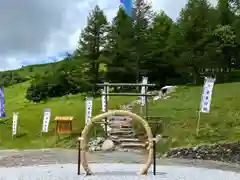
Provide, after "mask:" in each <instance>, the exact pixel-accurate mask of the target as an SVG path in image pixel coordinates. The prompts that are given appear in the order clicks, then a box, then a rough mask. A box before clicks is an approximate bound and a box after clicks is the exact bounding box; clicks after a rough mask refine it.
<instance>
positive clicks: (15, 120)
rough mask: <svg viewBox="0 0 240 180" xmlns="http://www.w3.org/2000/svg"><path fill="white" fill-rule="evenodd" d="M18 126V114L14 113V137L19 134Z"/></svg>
mask: <svg viewBox="0 0 240 180" xmlns="http://www.w3.org/2000/svg"><path fill="white" fill-rule="evenodd" d="M17 124H18V113H13V119H12V135H13V136H14V135H16V134H17Z"/></svg>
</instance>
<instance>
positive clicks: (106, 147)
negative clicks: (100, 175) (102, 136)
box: [101, 139, 115, 151]
mask: <svg viewBox="0 0 240 180" xmlns="http://www.w3.org/2000/svg"><path fill="white" fill-rule="evenodd" d="M101 149H102V150H103V151H112V150H114V149H115V144H114V142H113V141H112V140H110V139H107V140H105V141H104V142H103V144H102V148H101Z"/></svg>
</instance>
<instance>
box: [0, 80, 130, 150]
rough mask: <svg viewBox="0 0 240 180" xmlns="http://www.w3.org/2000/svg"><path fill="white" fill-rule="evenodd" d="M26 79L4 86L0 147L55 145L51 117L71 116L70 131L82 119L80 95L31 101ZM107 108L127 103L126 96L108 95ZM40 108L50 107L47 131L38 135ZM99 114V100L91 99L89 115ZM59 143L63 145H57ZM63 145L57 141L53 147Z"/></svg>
mask: <svg viewBox="0 0 240 180" xmlns="http://www.w3.org/2000/svg"><path fill="white" fill-rule="evenodd" d="M28 85H29V84H28V82H25V83H21V84H16V85H13V86H10V87H8V88H6V89H5V101H6V114H7V116H8V117H7V119H6V120H5V122H4V123H3V122H2V123H0V148H44V147H55V144H56V138H55V132H54V128H55V123H54V117H55V116H74V117H75V120H74V121H73V126H74V127H73V128H74V131H76V132H79V133H80V129H82V128H83V125H84V121H85V119H84V118H85V102H84V97H83V96H82V95H81V94H78V95H71V96H68V97H61V98H53V99H51V100H49V101H47V102H46V103H38V104H35V103H31V102H28V101H27V100H26V99H25V92H26V89H27V87H28ZM111 99H112V101H111V102H110V103H109V107H110V109H115V107H116V106H117V105H119V104H122V103H127V102H129V100H131V99H129V98H122V97H112V98H111ZM44 108H51V110H52V118H51V123H50V128H49V129H50V132H49V133H46V134H44V135H43V137H40V131H41V128H42V120H43V111H44ZM13 112H19V126H18V135H17V138H16V139H15V140H12V137H11V130H12V129H11V123H12V113H13ZM99 113H101V99H100V98H98V99H95V100H94V102H93V115H96V114H99ZM61 143H63V144H61ZM61 145H63V146H64V142H60V144H59V145H57V146H61Z"/></svg>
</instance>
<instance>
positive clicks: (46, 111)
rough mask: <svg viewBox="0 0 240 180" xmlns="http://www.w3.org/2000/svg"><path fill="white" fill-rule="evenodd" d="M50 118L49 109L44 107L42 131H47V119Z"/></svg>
mask: <svg viewBox="0 0 240 180" xmlns="http://www.w3.org/2000/svg"><path fill="white" fill-rule="evenodd" d="M50 119H51V109H49V108H46V109H44V114H43V124H42V132H48V126H49V121H50Z"/></svg>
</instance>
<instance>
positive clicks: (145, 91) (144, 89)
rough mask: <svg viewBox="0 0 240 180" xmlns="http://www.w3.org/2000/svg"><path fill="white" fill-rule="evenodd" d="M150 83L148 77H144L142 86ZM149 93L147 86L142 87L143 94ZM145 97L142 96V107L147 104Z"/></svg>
mask: <svg viewBox="0 0 240 180" xmlns="http://www.w3.org/2000/svg"><path fill="white" fill-rule="evenodd" d="M147 83H148V77H143V79H142V84H143V85H145V84H147ZM146 93H147V88H146V87H145V86H142V88H141V94H146ZM145 100H146V99H145V96H141V106H144V105H145V104H146V102H145Z"/></svg>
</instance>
